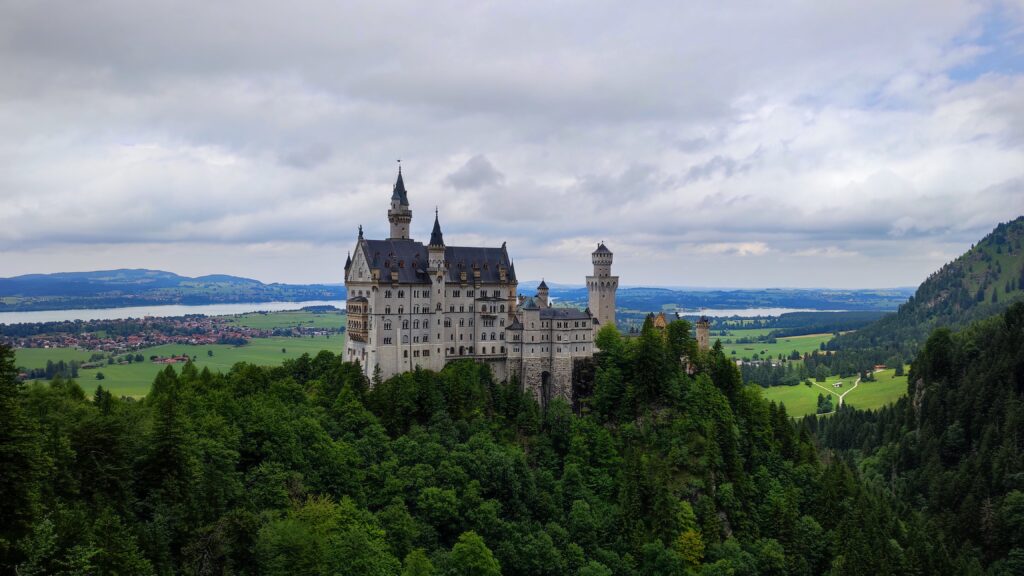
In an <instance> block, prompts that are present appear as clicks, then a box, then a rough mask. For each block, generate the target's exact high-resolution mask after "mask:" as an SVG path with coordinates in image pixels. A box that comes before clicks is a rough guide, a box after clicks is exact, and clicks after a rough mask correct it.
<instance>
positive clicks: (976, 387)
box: [805, 304, 1024, 574]
mask: <svg viewBox="0 0 1024 576" xmlns="http://www.w3.org/2000/svg"><path fill="white" fill-rule="evenodd" d="M908 388H909V390H908V396H907V397H904V398H902V399H901V400H900V401H899V402H897V403H896V404H894V405H891V406H889V407H886V408H883V409H881V410H878V411H861V410H854V409H848V408H844V409H841V410H840V411H839V412H838V413H837V414H835V415H833V416H831V417H830V418H823V419H820V420H817V419H815V418H813V417H811V418H808V419H806V420H805V424H806V426H807V427H808V428H810V429H816V431H817V435H818V437H820V439H821V442H822V444H823V445H824V446H826V447H828V448H832V449H835V450H837V451H840V452H841V453H843V454H845V455H846V456H847V457H848V458H850V459H852V460H853V461H855V462H856V463H857V467H858V468H859V471H860V476H861V479H862V482H863V483H864V484H865V485H866V487H867V488H868V489H872V490H878V491H881V492H882V493H884V494H887V495H889V496H891V497H893V498H895V499H896V500H897V501H899V502H902V503H903V504H904V506H905V507H906V508H908V509H909V510H910V511H912V513H915V514H919V515H920V516H921V517H922V518H924V519H925V525H924V528H925V531H926V533H927V534H928V535H929V537H930V538H932V539H933V540H935V542H936V545H937V547H936V550H937V552H938V553H940V554H942V555H944V556H945V557H948V558H951V559H954V560H955V562H956V564H957V566H959V568H958V573H960V574H982V573H985V572H984V568H985V567H987V568H988V570H989V572H988V573H993V574H1024V304H1016V305H1014V306H1012V307H1010V308H1009V309H1008V310H1006V312H1005V313H1004V314H1002V315H999V316H996V317H994V318H990V319H987V320H983V321H980V322H978V323H976V324H974V325H972V326H970V327H969V328H967V329H966V330H964V331H962V332H960V333H955V334H954V333H951V332H950V331H949V330H948V329H939V330H936V331H935V332H934V333H933V334H932V335H931V336H930V337H929V338H928V340H927V342H926V344H925V346H924V348H923V349H922V350H921V353H920V354H919V355H918V356H917V358H916V360H915V361H914V364H913V366H912V368H911V371H910V377H909V380H908Z"/></svg>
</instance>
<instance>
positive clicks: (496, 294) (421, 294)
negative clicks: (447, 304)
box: [355, 289, 501, 298]
mask: <svg viewBox="0 0 1024 576" xmlns="http://www.w3.org/2000/svg"><path fill="white" fill-rule="evenodd" d="M355 293H356V294H355V295H356V296H363V291H362V290H355ZM440 293H441V291H440V290H438V294H440ZM365 295H366V296H369V295H370V292H369V290H367V292H366V294H365ZM448 296H449V297H450V298H461V297H462V290H449V292H448ZM384 297H385V298H393V297H398V298H405V290H398V291H392V290H385V291H384ZM412 297H413V298H430V290H429V289H423V290H413V291H412ZM466 297H467V298H474V297H475V291H474V290H466ZM480 297H481V298H486V297H487V290H480ZM491 297H492V298H501V290H491Z"/></svg>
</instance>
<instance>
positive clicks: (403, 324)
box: [402, 320, 409, 330]
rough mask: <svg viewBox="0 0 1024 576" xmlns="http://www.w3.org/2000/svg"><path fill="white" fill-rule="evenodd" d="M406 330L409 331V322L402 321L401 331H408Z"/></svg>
mask: <svg viewBox="0 0 1024 576" xmlns="http://www.w3.org/2000/svg"><path fill="white" fill-rule="evenodd" d="M408 329H409V321H408V320H402V330H408Z"/></svg>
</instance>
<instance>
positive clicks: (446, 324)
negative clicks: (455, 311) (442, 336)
mask: <svg viewBox="0 0 1024 576" xmlns="http://www.w3.org/2000/svg"><path fill="white" fill-rule="evenodd" d="M444 327H445V328H451V327H452V319H451V318H445V319H444Z"/></svg>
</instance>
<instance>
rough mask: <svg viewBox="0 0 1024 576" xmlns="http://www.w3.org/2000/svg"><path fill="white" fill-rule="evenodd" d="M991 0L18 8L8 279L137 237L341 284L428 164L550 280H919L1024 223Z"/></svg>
mask: <svg viewBox="0 0 1024 576" xmlns="http://www.w3.org/2000/svg"><path fill="white" fill-rule="evenodd" d="M985 8H986V7H985V6H984V5H979V4H976V3H971V2H958V1H955V0H954V1H953V2H950V3H949V4H947V5H944V7H943V10H934V9H933V7H932V5H931V3H930V2H928V1H927V0H914V1H911V2H908V3H889V4H884V5H878V6H873V7H864V6H863V5H862V4H861V3H857V2H852V1H850V2H837V3H829V4H828V5H827V6H823V7H821V8H820V9H815V10H813V11H806V10H804V9H801V7H796V6H782V7H779V6H771V7H767V6H760V5H756V4H754V5H749V6H731V5H726V4H716V5H699V4H694V5H679V4H678V3H669V2H661V3H653V4H647V5H644V6H627V5H614V4H604V5H600V4H599V5H593V4H592V3H586V4H584V3H582V2H569V3H564V4H555V5H552V4H550V3H536V2H529V1H528V2H524V3H516V4H505V5H486V4H481V5H473V6H471V7H469V8H467V7H466V6H464V5H455V4H452V5H446V4H435V5H425V4H415V3H402V2H396V3H391V2H384V3H378V2H355V3H347V4H338V3H333V2H326V1H324V2H318V1H314V2H311V3H304V4H303V5H302V6H297V5H287V4H279V3H272V2H260V1H257V2H254V3H251V4H248V5H247V6H246V8H245V9H244V10H238V7H237V6H233V5H231V4H223V3H209V2H198V1H191V0H185V1H183V2H178V3H174V4H173V5H172V4H163V3H155V4H154V3H133V2H127V1H122V0H98V1H96V2H92V3H90V4H89V5H88V6H85V5H81V4H78V5H73V6H63V7H61V9H60V10H55V9H54V6H53V5H52V4H49V3H47V2H37V3H25V2H21V3H17V2H15V3H3V4H0V69H2V70H4V72H5V73H4V75H2V76H0V200H2V201H3V202H4V206H5V209H4V210H3V211H0V252H3V253H4V258H3V261H4V265H3V270H0V275H3V273H5V272H6V273H14V272H16V271H53V270H56V269H60V268H61V267H66V266H67V265H68V262H69V259H68V258H66V257H64V256H62V254H67V253H71V252H74V253H75V254H76V257H75V259H74V260H73V261H74V262H75V265H76V266H86V265H87V264H86V263H90V262H91V263H92V264H91V265H90V267H94V268H101V267H104V266H105V264H104V261H105V259H110V258H111V250H114V249H110V248H109V247H110V246H117V248H116V251H118V253H119V254H122V255H132V257H133V258H136V260H133V261H130V262H129V261H127V260H124V259H123V258H122V259H121V260H118V262H119V263H123V264H125V265H128V264H134V265H140V266H145V265H152V266H158V265H159V266H162V267H165V268H170V269H174V270H179V271H182V272H189V270H188V269H187V267H188V266H198V265H197V264H195V263H194V262H195V259H190V258H189V257H188V253H189V251H190V250H202V251H203V254H204V257H203V259H202V260H203V262H204V264H203V268H202V270H201V271H202V272H204V273H205V272H217V271H230V272H234V273H245V267H246V266H248V267H250V268H251V269H252V270H253V272H252V273H251V275H255V276H260V275H265V277H268V278H273V279H282V280H283V279H285V278H280V277H278V276H276V274H277V272H275V271H274V270H275V269H274V268H273V266H278V265H281V262H282V261H283V260H284V258H282V257H275V258H277V259H276V260H275V259H274V258H269V257H268V258H262V257H261V255H263V254H264V253H265V252H266V251H267V250H269V248H266V247H268V246H274V247H277V248H275V250H278V249H279V251H277V252H274V254H280V253H281V251H285V250H289V249H294V250H293V251H292V252H291V259H290V260H289V262H288V265H287V270H289V271H290V272H289V273H290V274H291V273H295V274H298V273H297V272H295V271H296V270H300V269H302V266H303V265H305V266H306V267H307V268H308V269H309V270H310V275H316V274H321V275H322V276H320V277H319V278H318V279H319V280H322V281H337V276H338V274H339V273H338V271H337V269H336V267H332V266H329V265H327V266H325V265H324V258H325V254H329V253H331V251H332V250H333V251H334V252H336V253H338V254H340V256H339V257H343V253H344V250H345V249H347V248H348V247H349V246H350V244H351V242H352V240H353V238H354V236H355V230H356V226H357V225H358V224H363V225H364V226H365V227H366V231H367V234H370V235H376V236H380V235H383V234H386V231H387V222H386V220H385V211H386V205H387V201H388V198H389V197H390V191H391V184H392V181H393V178H394V159H395V158H396V157H402V158H403V166H404V167H405V168H404V169H403V170H404V173H405V175H406V182H407V185H408V187H409V189H410V200H411V201H412V203H413V211H414V214H415V217H414V221H413V233H414V235H417V236H420V237H422V236H423V235H424V234H428V233H429V226H430V223H431V218H430V211H431V209H432V208H433V206H434V205H439V206H440V207H441V216H442V223H443V225H444V227H445V234H446V239H448V238H449V236H451V238H452V239H453V241H456V240H457V239H464V240H465V241H466V242H469V241H474V242H475V241H481V242H493V243H495V244H497V243H500V241H502V240H507V241H508V242H509V245H510V247H511V248H512V249H513V252H514V256H515V257H516V258H517V263H521V264H522V267H521V269H520V270H519V271H520V274H521V275H525V276H524V277H527V276H531V277H532V276H536V277H539V276H542V275H546V276H547V277H549V278H553V279H558V278H560V277H561V275H562V274H566V275H570V274H571V275H570V276H568V277H567V278H566V280H572V279H574V278H575V276H576V275H578V273H579V272H580V271H581V270H582V271H585V268H586V266H587V258H586V253H587V250H588V248H587V247H588V246H590V244H591V242H593V241H596V240H599V239H604V240H606V241H608V242H610V243H613V244H614V245H615V246H620V247H621V250H622V252H621V258H620V259H619V260H617V262H622V264H621V266H622V271H623V274H625V275H628V274H633V275H635V276H634V277H633V278H632V279H631V282H632V283H644V282H649V283H653V282H660V283H664V284H681V283H690V284H700V283H701V282H683V281H681V280H673V279H672V277H671V276H670V275H671V274H673V273H678V274H683V275H685V274H688V273H689V272H687V270H689V269H690V267H696V268H699V269H700V270H701V274H702V275H703V277H704V278H706V279H707V281H706V282H705V283H714V284H720V285H735V284H739V283H742V282H746V281H748V278H747V277H748V276H750V277H751V279H749V281H751V282H753V281H755V280H757V282H758V283H761V284H771V283H777V284H783V283H789V284H792V283H793V282H794V280H792V279H793V278H798V279H799V278H801V277H802V273H803V271H804V264H800V265H797V264H794V260H793V259H794V258H807V257H810V256H807V255H811V254H824V255H827V256H829V258H828V259H829V260H830V261H835V264H834V267H833V268H831V269H829V278H830V282H834V283H835V285H843V284H844V283H851V282H852V283H853V285H857V283H858V282H864V281H865V280H864V278H866V276H865V275H864V273H863V270H864V268H863V266H871V267H872V268H871V270H872V271H874V270H878V273H877V274H874V273H873V274H872V275H871V278H870V282H871V283H873V284H879V283H881V284H906V283H914V277H913V275H914V274H918V273H920V272H921V270H924V273H927V269H926V268H925V267H926V266H928V265H931V264H934V263H936V261H937V260H936V258H938V257H937V256H936V257H935V258H933V259H932V260H929V261H922V262H918V260H916V259H915V258H918V259H920V256H919V255H920V254H924V253H929V254H930V253H936V254H940V253H941V254H948V253H955V251H956V249H957V247H958V246H966V245H969V244H970V242H971V241H972V240H976V239H977V237H979V236H980V235H981V234H984V233H985V232H986V231H987V229H989V228H990V227H991V226H992V225H994V224H995V223H996V222H998V221H999V220H1006V219H1008V218H1011V217H1013V216H1016V215H1017V214H1018V213H1020V212H1024V205H1022V203H1024V200H1022V198H1024V194H1022V193H1021V187H1020V182H1021V179H1022V178H1024V169H1022V168H1021V166H1024V149H1022V148H1024V146H1022V142H1024V136H1022V135H1024V108H1022V106H1021V99H1020V97H1019V94H1020V92H1021V89H1022V84H1024V78H1022V74H1020V72H1019V71H1014V70H1005V71H999V70H995V71H992V73H990V74H988V75H986V76H982V77H979V78H976V79H973V80H970V81H968V82H960V83H958V82H957V81H955V80H953V79H950V77H948V76H949V74H948V71H949V70H950V69H952V68H953V67H954V66H961V65H963V62H964V59H965V58H966V59H968V61H969V58H970V57H971V56H970V53H971V48H972V47H971V46H970V45H969V44H970V41H969V38H970V34H969V32H970V30H972V29H973V28H972V27H974V26H975V25H976V23H977V22H978V20H979V19H981V18H984V17H985V16H986V15H985V14H984V13H983V10H985ZM794 10H799V12H795V11H794ZM965 38H967V39H968V40H965ZM1007 41H1008V42H1019V38H1014V39H1010V40H1007ZM1008 48H1009V49H1019V46H1009V47H1008ZM878 94H883V95H884V96H885V98H887V100H886V101H885V102H883V104H885V105H884V106H880V105H878ZM484 150H485V151H486V156H485V155H484V154H480V153H476V154H475V155H473V156H471V157H469V158H468V160H467V156H468V154H473V153H475V151H484ZM752 151H753V152H752ZM492 160H496V161H497V163H498V164H499V165H500V167H501V169H500V170H498V169H497V168H496V167H495V165H494V162H492ZM458 241H462V240H458ZM156 245H159V246H161V247H163V248H162V249H161V250H147V249H144V248H142V247H144V246H149V247H152V246H156ZM69 246H71V247H77V248H76V249H75V250H70V249H69ZM701 246H706V247H707V248H706V249H703V250H701V249H699V248H700V247H701ZM761 246H764V247H765V250H764V251H761V250H762V248H761ZM89 247H95V248H96V249H95V250H93V251H90V250H89ZM304 247H305V248H304ZM687 247H689V248H687ZM937 247H938V248H937ZM581 250H582V251H583V253H584V255H583V257H582V258H580V257H579V255H578V254H577V253H576V252H577V251H581ZM759 251H761V252H760V253H758V252H759ZM815 251H817V252H815ZM147 253H152V254H154V256H153V258H154V259H155V260H154V261H152V262H150V261H147V260H146V258H147V256H146V254H147ZM617 253H618V252H617ZM800 254H804V255H805V256H800ZM214 255H217V256H216V257H215V256H214ZM869 257H870V258H872V260H867V258H869ZM125 258H127V256H125ZM217 258H222V259H223V261H224V262H225V266H226V267H230V268H231V269H230V270H214V269H212V268H216V266H215V262H216V259H217ZM735 258H745V260H743V265H742V266H738V265H737V264H736V262H738V260H733V259H735ZM908 260H910V261H911V262H912V265H907V264H906V262H907V261H908ZM228 261H230V262H228ZM650 262H663V263H665V265H664V266H650V265H644V263H650ZM938 263H941V262H938ZM272 264H273V265H272ZM15 266H18V267H28V268H33V267H34V268H33V269H28V270H26V269H24V268H19V270H13V267H15ZM841 266H847V267H849V268H850V270H847V269H845V268H842V267H841ZM858 266H861V267H862V268H860V273H857V271H856V268H857V267H858ZM8 267H11V268H12V269H10V270H9V269H8ZM851 270H852V271H851ZM737 275H739V276H740V278H738V279H737ZM298 276H302V275H301V274H299V275H298ZM298 276H296V277H298ZM303 278H304V279H310V278H308V277H305V276H304V277H303ZM787 279H788V282H783V280H787ZM886 279H888V281H886ZM797 282H799V281H797ZM813 282H820V280H817V279H815V280H813Z"/></svg>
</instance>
